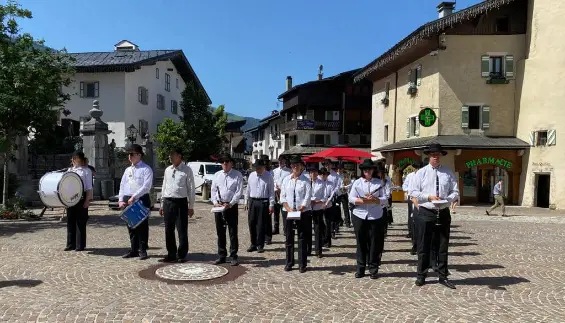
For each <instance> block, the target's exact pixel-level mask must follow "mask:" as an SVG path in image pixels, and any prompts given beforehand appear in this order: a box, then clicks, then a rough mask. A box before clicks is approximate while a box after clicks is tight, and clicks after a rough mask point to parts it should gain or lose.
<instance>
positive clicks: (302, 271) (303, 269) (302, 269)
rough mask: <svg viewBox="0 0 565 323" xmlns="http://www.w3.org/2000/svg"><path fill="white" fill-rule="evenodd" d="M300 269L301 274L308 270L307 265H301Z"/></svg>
mask: <svg viewBox="0 0 565 323" xmlns="http://www.w3.org/2000/svg"><path fill="white" fill-rule="evenodd" d="M298 271H299V272H300V273H301V274H304V273H305V272H306V267H300V268H298Z"/></svg>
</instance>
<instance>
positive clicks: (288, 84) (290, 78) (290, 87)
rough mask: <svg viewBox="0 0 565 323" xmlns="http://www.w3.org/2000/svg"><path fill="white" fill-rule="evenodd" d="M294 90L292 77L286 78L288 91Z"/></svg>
mask: <svg viewBox="0 0 565 323" xmlns="http://www.w3.org/2000/svg"><path fill="white" fill-rule="evenodd" d="M290 89H292V76H287V77H286V90H287V91H288V90H290Z"/></svg>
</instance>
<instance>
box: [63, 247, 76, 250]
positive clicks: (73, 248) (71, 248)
mask: <svg viewBox="0 0 565 323" xmlns="http://www.w3.org/2000/svg"><path fill="white" fill-rule="evenodd" d="M63 250H65V251H71V250H75V247H66V248H65V249H63Z"/></svg>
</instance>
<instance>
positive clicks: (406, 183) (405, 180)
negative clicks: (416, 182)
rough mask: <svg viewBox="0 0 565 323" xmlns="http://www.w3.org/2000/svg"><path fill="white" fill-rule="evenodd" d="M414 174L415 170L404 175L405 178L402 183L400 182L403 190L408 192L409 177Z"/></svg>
mask: <svg viewBox="0 0 565 323" xmlns="http://www.w3.org/2000/svg"><path fill="white" fill-rule="evenodd" d="M414 174H416V172H412V173H410V174H408V175H406V178H405V179H404V183H402V190H403V191H404V192H408V191H409V190H410V179H412V177H414Z"/></svg>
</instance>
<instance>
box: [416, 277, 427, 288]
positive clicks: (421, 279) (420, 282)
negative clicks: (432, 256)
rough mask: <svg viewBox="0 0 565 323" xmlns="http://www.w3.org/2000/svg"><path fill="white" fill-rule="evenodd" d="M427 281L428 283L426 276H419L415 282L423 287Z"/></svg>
mask: <svg viewBox="0 0 565 323" xmlns="http://www.w3.org/2000/svg"><path fill="white" fill-rule="evenodd" d="M425 283H426V280H425V278H418V279H416V282H415V283H414V285H416V286H418V287H422V286H424V284H425Z"/></svg>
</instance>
